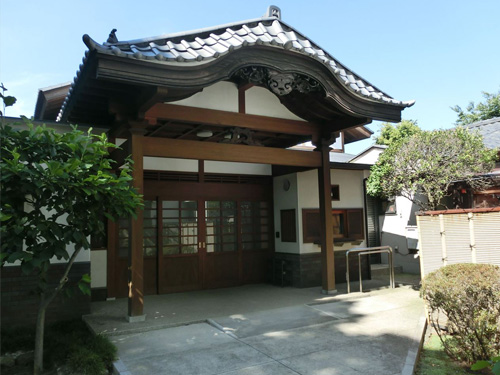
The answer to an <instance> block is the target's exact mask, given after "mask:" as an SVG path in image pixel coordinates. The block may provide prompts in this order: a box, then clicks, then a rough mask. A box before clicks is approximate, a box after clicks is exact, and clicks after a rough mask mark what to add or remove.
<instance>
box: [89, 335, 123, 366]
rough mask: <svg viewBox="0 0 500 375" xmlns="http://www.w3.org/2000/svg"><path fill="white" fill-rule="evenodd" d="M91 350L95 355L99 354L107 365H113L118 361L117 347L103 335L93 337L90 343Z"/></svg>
mask: <svg viewBox="0 0 500 375" xmlns="http://www.w3.org/2000/svg"><path fill="white" fill-rule="evenodd" d="M89 349H90V350H92V351H93V352H94V353H99V357H101V359H102V360H103V361H104V362H105V363H107V364H111V363H113V361H114V360H116V358H117V355H116V352H117V350H116V346H114V345H113V344H112V343H111V341H109V339H108V338H107V337H104V336H102V335H97V336H93V337H92V339H91V340H90V342H89Z"/></svg>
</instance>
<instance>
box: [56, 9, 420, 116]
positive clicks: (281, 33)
mask: <svg viewBox="0 0 500 375" xmlns="http://www.w3.org/2000/svg"><path fill="white" fill-rule="evenodd" d="M84 41H85V43H86V44H87V46H88V47H89V49H91V50H98V51H99V52H101V53H109V54H114V55H117V56H122V57H127V58H132V59H148V60H152V59H156V60H157V61H158V62H162V63H164V64H169V63H170V62H171V61H185V62H190V61H192V62H194V61H198V62H201V61H207V62H209V61H211V60H213V59H216V58H219V57H220V56H222V55H224V54H227V53H228V52H229V51H231V50H234V49H238V48H241V47H248V46H252V45H254V44H264V45H269V44H271V45H273V46H276V47H281V48H283V49H288V50H292V51H295V52H296V53H299V54H305V55H308V56H311V57H312V58H315V59H317V60H318V61H320V62H322V63H323V64H325V66H327V67H328V68H329V69H330V70H331V72H332V74H333V75H334V76H336V77H337V78H338V79H339V80H340V81H341V82H344V83H345V84H346V87H348V88H350V89H351V90H352V91H353V92H354V93H356V95H359V96H361V97H364V98H366V99H369V100H374V101H383V102H386V103H390V104H393V105H397V106H400V107H403V108H404V107H410V106H411V105H413V103H414V101H409V102H402V101H399V100H395V99H393V98H391V97H390V96H389V95H387V94H386V93H384V92H382V91H380V90H378V89H376V88H375V87H373V86H372V85H371V84H370V83H368V82H367V81H366V80H364V79H363V78H361V77H360V76H358V75H357V74H356V73H354V72H352V71H351V70H349V69H347V68H346V67H345V66H343V65H342V64H341V63H340V62H339V61H337V60H336V59H335V58H334V57H332V56H331V55H329V54H328V53H326V52H325V51H323V50H322V49H321V48H320V47H319V46H317V45H316V44H315V43H313V42H312V41H311V40H309V39H308V38H307V37H305V36H304V35H303V34H301V33H299V32H298V31H297V30H295V29H293V28H292V27H290V26H289V25H287V24H286V23H284V22H283V21H281V20H280V19H278V18H276V17H272V16H271V17H267V16H266V17H263V18H259V19H253V20H248V21H243V22H237V23H232V24H228V25H221V26H216V27H212V28H207V29H200V30H195V31H191V32H184V33H174V34H168V35H162V36H158V37H152V38H144V39H138V40H133V41H119V42H117V43H108V42H106V43H103V44H99V43H97V42H95V41H94V40H92V39H91V38H90V37H89V36H88V35H85V36H84ZM84 62H85V59H84ZM67 99H68V98H67ZM63 107H64V106H63Z"/></svg>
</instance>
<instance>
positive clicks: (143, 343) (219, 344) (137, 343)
mask: <svg viewBox="0 0 500 375" xmlns="http://www.w3.org/2000/svg"><path fill="white" fill-rule="evenodd" d="M112 342H113V343H114V344H115V345H116V346H117V348H118V352H119V356H120V358H121V360H122V361H123V363H124V364H125V366H126V367H127V369H128V371H130V373H131V374H133V375H150V374H169V375H170V374H171V375H174V374H182V375H185V374H200V375H204V374H220V373H223V372H226V371H229V370H239V369H242V368H245V367H249V366H255V365H260V364H264V363H267V362H271V361H272V359H270V358H269V357H268V356H266V355H264V354H262V353H260V352H259V351H257V350H255V349H252V348H251V347H249V346H248V345H246V344H244V343H241V342H238V341H236V340H234V339H233V338H231V337H230V336H228V335H226V334H225V333H223V332H221V331H219V330H217V329H215V328H213V327H211V326H210V325H208V324H206V323H200V324H192V325H188V326H182V327H174V328H168V329H161V330H157V331H150V332H143V333H136V334H130V335H122V336H113V337H112Z"/></svg>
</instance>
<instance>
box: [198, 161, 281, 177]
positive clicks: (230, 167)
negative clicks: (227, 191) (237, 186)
mask: <svg viewBox="0 0 500 375" xmlns="http://www.w3.org/2000/svg"><path fill="white" fill-rule="evenodd" d="M205 172H206V173H233V174H254V175H265V176H271V175H272V166H271V165H270V164H255V163H234V162H225V161H211V160H206V161H205Z"/></svg>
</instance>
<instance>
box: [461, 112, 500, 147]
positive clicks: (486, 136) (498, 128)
mask: <svg viewBox="0 0 500 375" xmlns="http://www.w3.org/2000/svg"><path fill="white" fill-rule="evenodd" d="M467 128H469V129H471V130H478V131H479V133H481V135H482V136H483V141H484V145H485V146H486V147H489V148H500V117H494V118H490V119H488V120H483V121H478V122H474V123H472V124H469V125H467Z"/></svg>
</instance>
